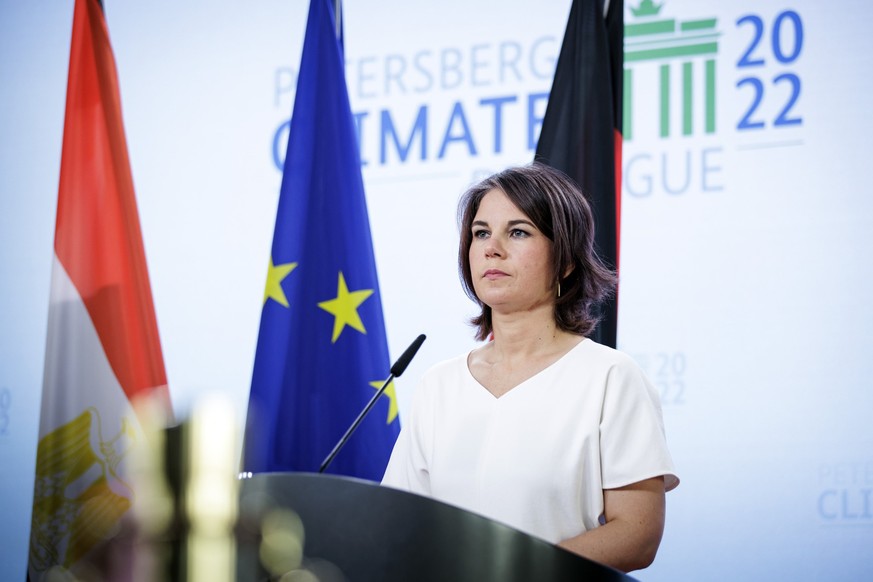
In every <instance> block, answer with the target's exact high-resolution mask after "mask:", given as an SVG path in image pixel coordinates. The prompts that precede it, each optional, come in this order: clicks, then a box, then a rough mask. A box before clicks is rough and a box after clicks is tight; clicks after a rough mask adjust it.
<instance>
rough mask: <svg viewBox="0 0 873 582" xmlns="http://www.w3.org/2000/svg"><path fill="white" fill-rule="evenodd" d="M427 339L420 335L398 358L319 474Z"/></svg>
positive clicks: (322, 463)
mask: <svg viewBox="0 0 873 582" xmlns="http://www.w3.org/2000/svg"><path fill="white" fill-rule="evenodd" d="M425 339H427V336H425V335H424V334H421V335H419V336H418V337H417V338H415V340H414V341H413V342H412V343H411V344H410V345H409V347H408V348H406V351H405V352H403V354H402V355H401V356H400V357H399V358H397V361H396V362H394V365H393V366H391V375H390V376H388V379H387V380H385V383H384V384H382V387H381V388H379V390H378V391H377V392H376V394H374V395H373V397H372V398H371V399H370V402H368V403H367V406H365V407H364V409H363V410H362V411H361V413H360V414H359V415H358V417H357V418H356V419H355V421H354V422H353V423H352V425H351V426H350V427H349V429H348V430H347V431H346V433H345V434H344V435H343V437H342V438H341V439H340V440H339V442H338V443H337V444H336V446H335V447H334V448H333V450H332V451H331V452H330V454H329V455H328V456H327V457H326V458H325V459H324V461H322V462H321V467H319V469H318V472H319V473H324V471H325V469H327V467H328V466H329V465H330V463H331V462H332V461H333V459H334V457H336V455H337V453H339V452H340V449H342V448H343V446H344V445H345V444H346V441H348V440H349V437H351V436H352V433H354V432H355V429H357V428H358V425H359V424H361V421H362V420H364V417H365V416H367V414H368V413H369V412H370V409H371V408H373V406H374V405H375V404H376V401H377V400H379V397H380V396H382V394H384V393H385V389H386V388H388V384H390V383H391V381H392V380H394V378H399V377H400V375H401V374H403V372H405V371H406V367H407V366H409V362H411V361H412V358H414V357H415V354H416V353H417V352H418V348H420V347H421V344H423V343H424V340H425Z"/></svg>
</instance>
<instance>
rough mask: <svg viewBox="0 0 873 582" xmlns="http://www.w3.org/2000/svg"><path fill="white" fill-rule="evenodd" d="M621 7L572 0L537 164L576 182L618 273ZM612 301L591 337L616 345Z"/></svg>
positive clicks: (612, 1) (609, 1)
mask: <svg viewBox="0 0 873 582" xmlns="http://www.w3.org/2000/svg"><path fill="white" fill-rule="evenodd" d="M623 66H624V3H623V2H620V1H617V0H606V2H605V3H604V1H603V0H573V6H572V7H571V8H570V18H569V20H568V21H567V30H566V32H565V33H564V42H563V44H562V45H561V53H560V55H559V57H558V64H557V66H556V69H555V79H554V81H553V83H552V91H551V93H550V94H549V104H548V107H547V108H546V115H545V118H544V119H543V125H542V130H541V132H540V138H539V142H538V144H537V151H536V159H537V160H538V161H541V162H543V163H546V164H548V165H550V166H552V167H553V168H557V169H559V170H561V171H563V172H564V173H565V174H567V175H568V176H570V177H571V178H573V179H574V180H576V182H577V183H578V184H579V185H580V186H582V189H583V190H584V192H585V193H586V194H587V195H588V197H589V199H590V200H591V202H592V205H593V207H594V221H595V225H596V230H595V244H596V245H597V251H598V253H599V254H600V257H601V258H602V259H603V260H604V262H605V263H607V264H608V265H610V266H612V267H614V268H615V269H616V270H618V255H619V235H620V232H621V229H620V225H621V141H622V140H621V113H622V69H623ZM617 309H618V296H617V295H616V297H615V298H614V299H613V300H611V301H609V302H608V303H607V304H606V305H605V306H604V307H603V319H602V320H601V322H600V325H598V326H597V328H596V329H595V331H594V333H593V334H592V335H591V338H592V339H593V340H595V341H597V342H598V343H601V344H604V345H608V346H610V347H615V342H616V326H617V323H618V318H617Z"/></svg>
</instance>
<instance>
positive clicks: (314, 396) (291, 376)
mask: <svg viewBox="0 0 873 582" xmlns="http://www.w3.org/2000/svg"><path fill="white" fill-rule="evenodd" d="M389 365H390V364H389V360H388V345H387V341H386V338H385V326H384V319H383V316H382V304H381V299H380V295H379V284H378V281H377V277H376V263H375V260H374V257H373V244H372V241H371V237H370V227H369V220H368V217H367V205H366V199H365V197H364V184H363V180H362V178H361V164H360V153H359V151H358V145H357V138H356V133H355V125H354V121H353V119H352V114H351V107H350V105H349V96H348V90H347V89H346V82H345V76H344V67H343V54H342V46H341V41H340V40H338V38H337V31H336V26H335V24H334V11H333V7H332V6H331V0H311V1H310V5H309V19H308V22H307V25H306V37H305V39H304V42H303V56H302V59H301V63H300V71H299V75H298V79H297V96H296V98H295V102H294V111H293V115H292V117H291V128H290V133H289V136H288V149H287V153H286V157H285V166H284V173H283V177H282V187H281V191H280V195H279V209H278V213H277V216H276V228H275V232H274V235H273V247H272V254H271V256H270V265H269V272H268V274H267V285H266V289H265V291H264V303H263V309H262V312H261V327H260V332H259V334H258V347H257V353H256V354H255V366H254V372H253V375H252V388H251V395H250V398H249V412H248V418H247V420H246V433H245V442H244V451H243V470H244V471H251V472H262V471H317V470H318V468H319V465H320V464H321V461H322V460H324V458H325V457H326V456H327V455H328V453H330V451H331V449H332V448H333V446H334V445H335V444H336V442H337V441H338V440H339V439H340V438H341V437H342V435H343V433H344V432H345V430H346V429H347V428H348V427H349V425H351V424H352V422H354V420H355V418H356V417H357V415H358V413H359V412H360V411H361V410H362V409H363V408H364V407H365V406H366V404H367V403H368V402H369V400H370V398H372V396H373V394H374V393H375V391H376V390H377V389H378V388H380V387H381V385H382V383H383V382H384V380H385V379H386V378H387V377H388V375H389ZM386 396H387V397H383V398H381V399H380V401H379V402H378V403H377V404H376V406H375V407H374V408H373V410H372V411H371V413H370V415H369V416H368V417H367V418H366V419H365V420H364V421H363V423H362V424H361V425H360V426H359V428H358V430H357V432H355V434H354V436H353V437H352V438H351V440H350V441H349V442H348V444H347V445H346V446H345V448H343V449H342V451H341V452H340V453H339V455H338V456H337V457H336V459H335V460H334V462H333V464H332V465H331V466H330V468H329V470H328V472H331V473H337V474H342V475H348V476H354V477H360V478H364V479H371V480H379V479H381V478H382V474H383V472H384V470H385V466H386V465H387V463H388V457H389V456H390V454H391V449H392V447H393V446H394V441H395V439H396V438H397V434H398V432H399V430H400V422H399V419H398V417H397V404H396V398H395V393H394V389H393V386H389V389H388V390H387V391H386Z"/></svg>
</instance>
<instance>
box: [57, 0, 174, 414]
mask: <svg viewBox="0 0 873 582" xmlns="http://www.w3.org/2000/svg"><path fill="white" fill-rule="evenodd" d="M55 252H56V254H57V256H58V259H59V260H60V261H61V263H62V264H63V265H64V268H65V269H66V271H67V273H68V274H69V276H70V279H71V280H72V281H73V284H74V285H75V286H76V289H77V290H78V292H79V295H80V296H81V297H82V300H83V302H84V303H85V306H86V308H87V309H88V312H89V314H90V316H91V319H92V321H93V323H94V327H95V328H96V330H97V334H98V336H99V337H100V341H101V343H102V345H103V348H104V350H105V352H106V356H107V359H108V360H109V362H110V365H111V367H112V369H113V371H114V372H115V375H116V377H117V378H118V381H119V383H120V384H121V386H122V388H123V390H124V392H125V393H126V394H127V396H128V398H133V396H135V395H136V394H138V393H140V392H141V391H144V390H149V389H151V388H154V387H158V386H165V385H166V383H167V379H166V373H165V371H164V361H163V356H162V355H161V348H160V340H159V337H158V328H157V321H156V319H155V315H154V308H153V302H152V295H151V289H150V285H149V278H148V272H147V269H146V262H145V252H144V249H143V244H142V233H141V231H140V227H139V215H138V213H137V208H136V200H135V198H134V190H133V179H132V177H131V173H130V166H129V163H128V155H127V143H126V140H125V137H124V127H123V123H122V117H121V101H120V95H119V91H118V79H117V76H116V70H115V59H114V58H113V55H112V49H111V47H110V44H109V35H108V31H107V28H106V23H105V20H104V17H103V10H102V8H101V7H100V5H99V4H98V2H97V0H78V1H77V2H76V7H75V12H74V17H73V40H72V47H71V52H70V74H69V85H68V88H67V111H66V118H65V121H64V141H63V154H62V159H61V173H60V185H59V196H58V215H57V226H56V235H55Z"/></svg>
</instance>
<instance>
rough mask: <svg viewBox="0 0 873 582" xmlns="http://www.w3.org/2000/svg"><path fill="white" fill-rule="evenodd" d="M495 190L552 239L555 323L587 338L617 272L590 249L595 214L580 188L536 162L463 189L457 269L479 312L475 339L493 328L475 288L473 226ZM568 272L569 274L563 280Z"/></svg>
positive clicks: (509, 169)
mask: <svg viewBox="0 0 873 582" xmlns="http://www.w3.org/2000/svg"><path fill="white" fill-rule="evenodd" d="M495 189H496V190H500V191H501V192H503V193H504V194H506V196H507V197H508V198H509V199H510V200H511V201H512V203H513V204H515V205H516V206H517V207H518V208H519V210H521V211H522V212H523V213H524V214H525V215H526V216H527V217H528V218H529V219H530V220H531V221H532V222H533V223H534V225H535V226H536V227H537V228H538V229H539V230H540V232H542V233H543V234H544V235H545V236H546V237H547V238H548V239H549V240H550V241H552V251H553V252H552V271H553V275H554V278H555V281H556V282H559V283H560V285H561V296H560V297H558V298H557V300H556V302H555V324H556V325H557V326H558V328H559V329H562V330H564V331H568V332H570V333H575V334H578V335H582V336H587V335H588V334H590V333H591V332H592V331H593V330H594V327H595V326H596V325H597V323H598V321H600V317H601V316H600V312H599V307H600V305H601V303H603V302H604V301H605V300H607V299H608V298H609V297H610V296H611V295H612V294H613V292H614V291H615V285H616V274H615V271H614V270H613V269H612V268H610V267H609V266H607V265H606V264H604V262H603V261H602V260H601V259H600V257H599V256H598V255H597V252H596V250H595V248H594V213H593V212H592V210H591V204H590V202H589V201H588V199H587V198H586V196H585V195H584V194H583V193H582V190H581V189H580V188H579V186H577V185H576V183H575V182H573V180H571V179H570V178H569V177H567V175H566V174H564V173H563V172H561V171H559V170H556V169H554V168H551V167H549V166H547V165H545V164H542V163H539V162H534V163H532V164H529V165H526V166H519V167H513V168H508V169H506V170H504V171H502V172H500V173H497V174H494V175H493V176H490V177H488V178H486V179H484V180H482V181H481V182H479V183H478V184H476V185H475V186H473V187H472V188H470V189H469V190H467V192H466V193H465V194H464V195H463V196H462V197H461V200H460V202H459V204H458V226H459V229H460V235H461V240H460V245H459V249H458V271H459V274H460V276H461V283H462V285H463V286H464V291H465V292H466V293H467V296H468V297H470V299H472V300H473V301H474V302H476V304H478V305H479V307H481V308H482V312H481V314H479V315H477V316H476V317H474V318H472V319H471V320H470V323H472V324H473V325H474V326H475V327H476V328H477V332H476V339H479V340H484V339H486V338H487V337H488V336H489V335H490V334H491V332H492V329H493V328H492V322H491V308H490V307H488V306H487V305H485V304H484V303H482V302H481V301H480V300H479V298H478V297H477V296H476V292H475V290H474V287H473V276H472V273H471V271H470V246H471V245H472V242H473V231H472V225H473V219H474V218H475V216H476V213H477V212H478V210H479V204H480V203H481V202H482V198H484V197H485V194H487V193H488V192H490V191H491V190H495ZM568 270H570V274H569V275H568V276H567V277H566V278H565V277H563V273H566V272H567V271H568Z"/></svg>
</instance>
